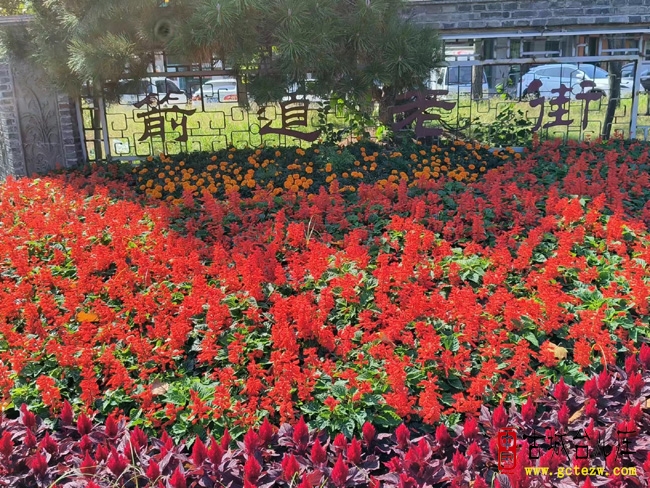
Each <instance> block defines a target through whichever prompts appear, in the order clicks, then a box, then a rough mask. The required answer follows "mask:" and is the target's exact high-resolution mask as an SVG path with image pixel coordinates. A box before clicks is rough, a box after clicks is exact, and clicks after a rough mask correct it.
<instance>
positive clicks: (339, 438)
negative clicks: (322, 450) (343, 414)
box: [332, 434, 348, 452]
mask: <svg viewBox="0 0 650 488" xmlns="http://www.w3.org/2000/svg"><path fill="white" fill-rule="evenodd" d="M332 444H333V445H334V447H335V448H336V451H337V452H344V451H345V450H346V449H347V448H348V439H347V438H346V437H345V435H343V434H337V435H336V437H335V438H334V442H333V443H332Z"/></svg>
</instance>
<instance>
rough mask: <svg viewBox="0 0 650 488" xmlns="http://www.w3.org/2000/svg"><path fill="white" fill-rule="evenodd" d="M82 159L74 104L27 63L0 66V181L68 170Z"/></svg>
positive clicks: (15, 62) (43, 74)
mask: <svg viewBox="0 0 650 488" xmlns="http://www.w3.org/2000/svg"><path fill="white" fill-rule="evenodd" d="M82 160H83V157H82V151H81V144H80V138H79V128H78V122H77V109H76V106H75V102H74V100H72V99H71V98H70V97H68V96H66V95H62V94H61V93H59V92H58V91H57V90H56V89H55V88H54V87H53V86H52V85H51V84H50V82H49V80H48V79H47V76H46V75H45V73H44V72H42V71H41V70H39V69H38V68H37V67H34V66H33V65H32V64H28V63H26V62H22V61H18V60H11V61H9V60H4V61H2V62H0V179H4V178H6V177H7V176H8V175H13V176H32V175H35V174H39V173H46V172H48V171H50V170H52V169H55V168H57V167H72V166H75V165H78V164H80V163H81V162H82Z"/></svg>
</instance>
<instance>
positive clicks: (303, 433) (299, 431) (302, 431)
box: [293, 416, 309, 451]
mask: <svg viewBox="0 0 650 488" xmlns="http://www.w3.org/2000/svg"><path fill="white" fill-rule="evenodd" d="M293 442H295V443H296V444H297V445H298V448H299V450H300V451H304V450H305V449H306V448H307V444H309V427H307V423H306V422H305V417H302V416H301V417H300V420H299V421H298V423H297V424H296V425H294V427H293Z"/></svg>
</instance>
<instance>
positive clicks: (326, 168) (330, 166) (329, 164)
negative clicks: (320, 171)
mask: <svg viewBox="0 0 650 488" xmlns="http://www.w3.org/2000/svg"><path fill="white" fill-rule="evenodd" d="M325 171H327V172H328V173H330V172H331V171H332V163H327V164H326V165H325Z"/></svg>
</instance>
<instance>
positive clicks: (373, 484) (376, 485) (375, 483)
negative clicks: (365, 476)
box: [368, 476, 381, 488]
mask: <svg viewBox="0 0 650 488" xmlns="http://www.w3.org/2000/svg"><path fill="white" fill-rule="evenodd" d="M368 488H381V481H379V480H378V479H377V478H375V477H374V476H371V477H370V483H368Z"/></svg>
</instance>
